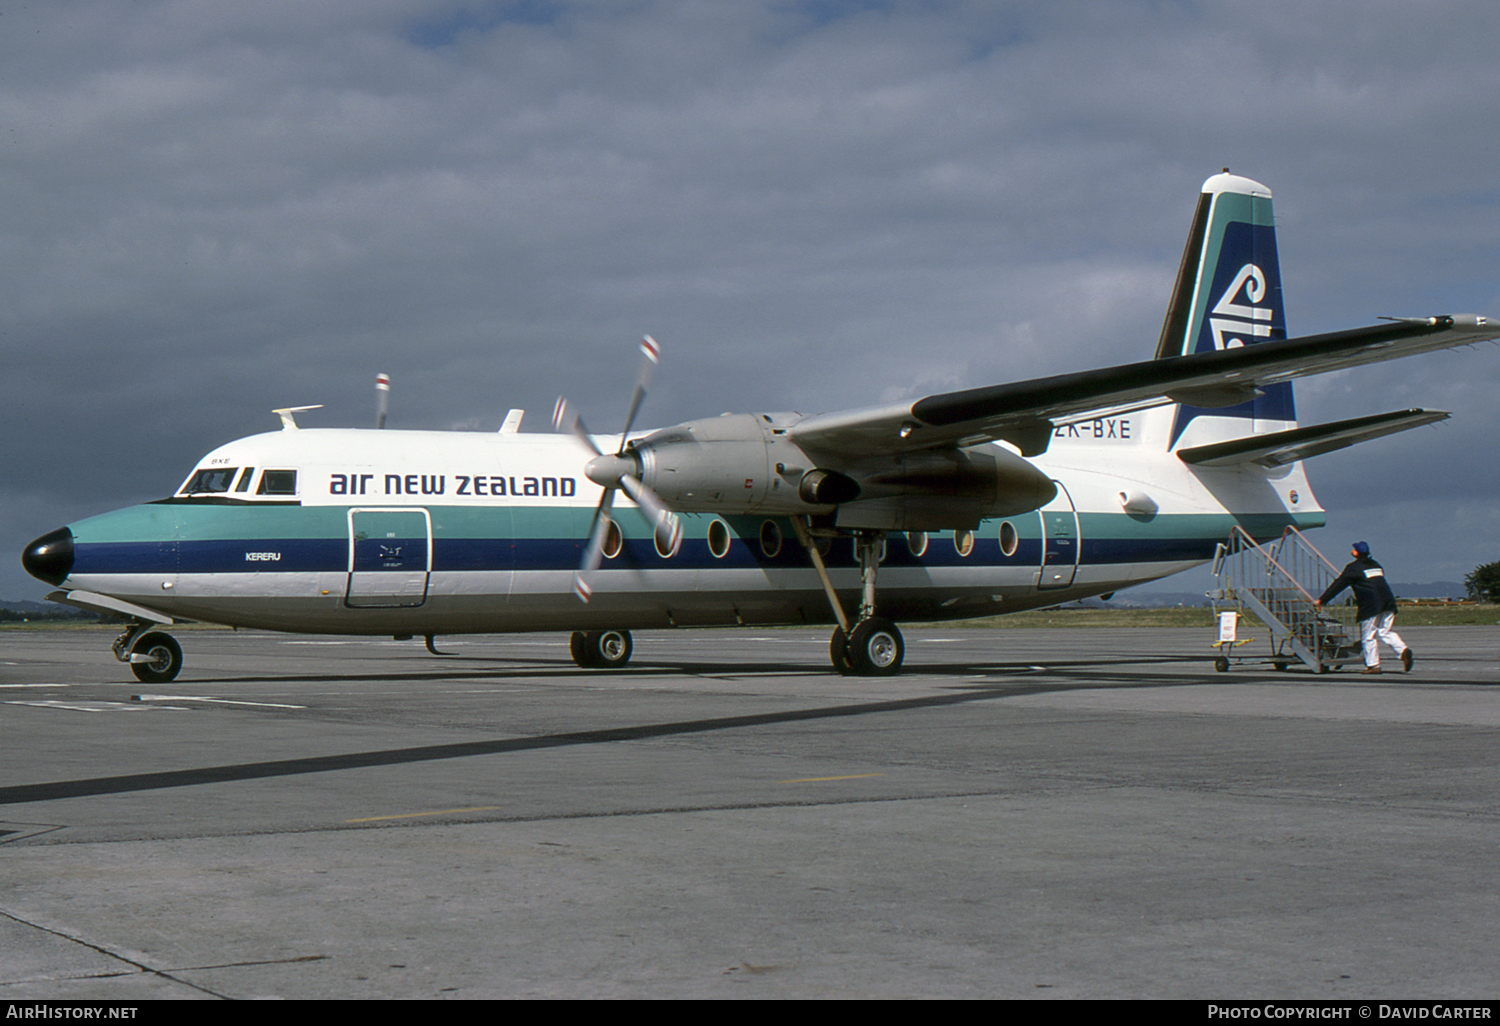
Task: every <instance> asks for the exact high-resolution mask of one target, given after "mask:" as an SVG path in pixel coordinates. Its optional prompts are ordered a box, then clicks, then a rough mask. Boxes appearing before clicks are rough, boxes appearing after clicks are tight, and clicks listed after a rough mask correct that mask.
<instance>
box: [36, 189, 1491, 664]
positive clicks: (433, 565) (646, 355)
mask: <svg viewBox="0 0 1500 1026" xmlns="http://www.w3.org/2000/svg"><path fill="white" fill-rule="evenodd" d="M1497 337H1500V326H1497V325H1496V324H1494V323H1492V322H1491V321H1489V320H1487V319H1486V318H1484V317H1481V316H1476V315H1443V316H1436V317H1416V318H1410V317H1408V318H1393V319H1387V320H1384V321H1383V322H1382V323H1379V324H1375V325H1372V326H1369V327H1362V328H1355V329H1351V330H1346V331H1337V332H1332V333H1328V334H1320V335H1312V336H1305V337H1300V338H1289V337H1288V336H1287V333H1286V320H1285V313H1284V310H1283V303H1282V285H1281V270H1280V265H1279V261H1278V257H1277V251H1276V238H1275V225H1274V220H1273V215H1272V198H1271V192H1270V190H1269V189H1267V188H1266V187H1265V186H1264V185H1262V184H1260V183H1258V182H1255V181H1252V180H1250V179H1248V178H1244V177H1241V176H1238V175H1234V174H1230V173H1229V172H1228V170H1227V169H1226V170H1225V171H1224V172H1223V173H1222V174H1216V175H1213V176H1212V177H1210V178H1209V179H1208V180H1207V181H1206V182H1205V183H1204V184H1203V187H1202V189H1201V191H1200V194H1199V197H1198V204H1197V207H1196V209H1195V211H1194V215H1193V220H1192V225H1191V230H1190V233H1189V236H1188V241H1187V245H1186V247H1185V248H1184V252H1183V257H1182V262H1181V265H1180V268H1179V271H1178V274H1177V279H1176V284H1175V287H1174V289H1173V293H1172V297H1171V301H1170V303H1169V304H1168V308H1167V314H1166V317H1165V320H1164V322H1163V326H1162V331H1161V335H1160V337H1159V339H1158V342H1157V348H1156V353H1155V357H1154V358H1153V359H1150V360H1145V361H1142V362H1138V363H1131V364H1126V365H1123V366H1117V367H1109V368H1103V369H1096V370H1087V371H1081V372H1074V373H1065V374H1060V375H1055V376H1051V377H1043V378H1038V379H1034V380H1029V381H1020V382H1015V383H1009V384H997V385H988V386H983V387H977V388H970V389H965V390H962V391H956V392H949V393H943V394H937V395H929V396H925V397H923V398H920V399H918V400H916V401H915V402H896V403H890V404H886V405H882V406H876V407H871V408H865V409H856V410H849V411H844V412H836V413H824V414H815V415H810V416H804V415H802V414H799V413H787V412H775V413H748V414H734V415H730V414H726V415H724V416H720V417H712V418H707V419H702V420H693V421H688V422H685V423H682V424H677V425H675V426H672V427H667V428H664V429H661V430H656V431H633V430H632V427H633V425H634V421H635V418H636V415H637V413H638V411H639V410H640V408H641V404H642V400H643V398H644V396H645V394H646V386H647V384H648V382H649V378H650V373H651V370H652V368H653V367H654V366H655V365H656V363H657V361H658V359H659V357H660V347H659V346H658V345H657V344H656V343H655V342H654V340H652V339H651V338H650V337H649V336H647V337H646V338H645V339H644V340H643V342H642V345H641V352H642V357H641V367H642V369H641V373H640V376H639V378H638V380H637V383H636V388H635V393H634V395H633V397H632V400H631V403H630V407H629V413H628V415H627V417H626V422H625V427H624V429H623V430H622V431H621V432H620V433H619V434H618V435H608V436H596V435H593V434H590V433H589V432H588V430H587V429H586V428H585V427H584V425H583V423H582V421H581V420H580V419H579V418H578V417H577V416H576V415H574V414H572V413H571V412H570V408H569V407H568V405H567V404H566V402H565V401H562V400H560V401H559V405H558V408H557V409H556V410H555V412H554V427H555V428H557V429H558V431H557V433H553V434H545V433H522V432H520V431H519V423H520V412H519V411H514V410H513V411H511V413H510V415H508V416H507V418H506V421H505V425H504V426H503V427H502V428H501V429H500V431H498V432H494V433H489V432H483V433H481V432H446V431H444V432H439V431H402V430H390V429H384V430H370V429H312V428H302V427H301V426H300V425H299V424H298V423H297V420H296V415H297V414H298V413H302V412H305V410H307V409H311V408H309V407H303V408H289V409H286V410H278V411H276V412H277V413H278V415H279V416H280V418H281V422H282V428H281V430H280V431H273V432H269V433H265V434H257V435H253V436H251V437H248V438H242V439H240V440H238V441H234V442H230V443H229V444H227V445H223V446H220V447H219V448H216V449H214V450H213V451H212V452H210V453H208V454H207V455H206V456H204V457H203V458H202V459H201V460H200V461H199V462H198V464H197V466H195V467H194V468H193V470H192V472H191V473H190V474H188V476H187V478H186V479H185V480H184V481H183V483H182V485H181V487H179V488H178V489H177V490H176V491H175V492H174V493H173V494H172V495H170V496H168V497H166V498H163V499H160V500H158V501H155V502H149V503H146V504H143V505H137V506H131V507H128V508H125V509H119V510H115V511H113V512H108V513H104V514H101V515H99V516H93V517H89V518H86V519H84V520H80V521H78V522H76V523H73V524H69V525H68V526H66V527H62V528H59V529H57V530H55V531H52V532H50V533H48V534H45V535H43V536H41V537H40V538H38V539H36V540H35V541H34V542H32V543H31V544H30V545H28V546H27V547H26V548H25V550H24V552H23V554H22V557H21V558H22V563H23V565H24V566H25V568H26V570H27V571H28V572H30V573H31V574H32V575H33V576H34V577H37V578H38V579H40V580H42V581H44V582H46V583H48V584H50V585H53V586H54V587H56V588H57V589H58V590H57V591H54V592H53V593H51V594H50V595H48V598H49V599H51V600H53V601H59V602H66V603H69V604H72V605H75V606H79V607H82V608H85V609H92V610H98V611H101V612H106V613H112V614H117V615H123V616H124V617H126V618H127V620H128V626H127V627H126V629H125V630H124V632H123V633H122V634H121V635H120V636H119V638H118V639H116V641H115V642H114V645H113V650H114V654H115V656H116V657H117V658H118V659H119V660H120V661H122V662H125V663H128V664H129V665H130V668H131V670H132V671H133V672H134V674H135V676H136V677H137V678H139V679H140V680H142V681H146V682H163V681H168V680H172V679H173V678H175V677H176V676H177V674H178V672H179V671H180V670H181V668H182V663H183V657H182V651H181V647H180V646H179V644H178V643H177V642H176V640H175V639H174V638H173V637H172V636H171V635H170V634H169V633H167V632H166V631H163V630H161V629H160V628H162V627H164V626H168V625H171V624H173V623H177V622H183V621H201V622H209V623H215V624H222V625H226V626H236V627H248V628H260V629H266V630H273V631H287V632H301V633H318V634H341V635H371V636H377V635H389V636H392V637H395V638H398V639H410V638H414V637H417V636H421V637H423V638H424V639H425V641H426V644H427V647H428V649H429V650H431V651H432V652H434V654H438V650H437V648H436V647H435V646H434V640H435V638H437V637H439V636H446V635H457V634H471V633H506V632H522V631H525V632H532V631H554V630H555V631H568V632H571V634H570V651H571V654H572V657H573V660H574V661H575V662H576V663H577V664H578V665H579V666H580V667H584V668H589V669H616V668H619V667H623V666H625V665H626V664H627V663H628V662H629V660H630V657H631V655H632V651H633V647H634V642H633V640H632V635H631V631H635V630H643V629H649V628H669V627H707V626H736V625H741V626H743V625H754V626H760V625H805V624H814V625H818V624H822V625H832V626H833V628H834V629H833V632H832V636H831V638H830V644H829V658H830V663H831V665H832V669H833V670H835V671H837V672H839V673H842V674H849V675H858V676H882V675H887V674H893V673H895V672H897V671H898V670H899V669H900V667H901V665H902V663H903V660H904V654H905V643H904V639H903V636H902V634H901V630H900V628H899V626H898V622H900V621H913V620H919V621H939V620H954V619H965V618H975V617H982V616H992V615H995V614H1000V613H1008V612H1013V611H1018V610H1024V609H1031V608H1037V607H1044V606H1052V605H1057V604H1059V603H1063V602H1068V601H1072V600H1076V599H1081V598H1084V597H1088V596H1095V595H1106V596H1107V595H1110V594H1111V593H1113V592H1116V591H1119V590H1120V589H1122V588H1126V587H1129V586H1131V585H1136V584H1140V583H1143V582H1146V581H1150V580H1155V579H1157V578H1161V577H1165V576H1167V575H1169V574H1174V573H1177V572H1180V571H1183V570H1187V569H1189V568H1191V567H1194V566H1198V565H1200V564H1202V563H1204V562H1206V561H1207V560H1209V559H1211V558H1213V556H1214V553H1215V549H1216V546H1217V545H1218V544H1219V543H1220V542H1221V541H1223V540H1224V539H1226V538H1227V537H1228V536H1229V534H1230V532H1231V530H1232V529H1233V528H1234V527H1235V526H1236V525H1238V526H1240V527H1242V528H1243V529H1244V530H1245V531H1246V532H1248V533H1249V534H1250V535H1252V536H1253V537H1255V538H1256V539H1257V540H1269V539H1272V538H1275V537H1277V536H1279V535H1280V534H1281V533H1282V532H1283V530H1284V529H1285V528H1286V527H1287V526H1289V525H1290V526H1295V527H1296V528H1298V529H1299V530H1305V529H1309V528H1313V527H1317V526H1320V525H1322V524H1323V523H1324V514H1323V510H1322V508H1321V507H1320V506H1319V504H1318V502H1317V499H1316V498H1315V497H1314V495H1313V491H1312V488H1311V486H1310V485H1309V483H1308V479H1307V476H1306V473H1305V471H1304V466H1303V460H1304V459H1306V458H1308V457H1311V456H1314V455H1318V454H1321V453H1324V452H1330V451H1333V450H1335V449H1339V448H1343V447H1344V446H1348V445H1352V444H1354V443H1356V442H1362V441H1367V440H1369V439H1373V438H1378V437H1382V436H1385V435H1389V434H1392V433H1394V432H1397V431H1403V430H1408V429H1410V428H1413V427H1417V426H1419V425H1422V424H1431V423H1434V422H1436V421H1440V420H1443V419H1446V418H1447V417H1448V414H1447V413H1445V412H1442V411H1429V410H1422V409H1407V410H1397V411H1393V412H1389V413H1382V414H1375V415H1371V416H1364V417H1358V418H1353V419H1350V420H1342V421H1337V422H1333V423H1326V424H1320V425H1315V426H1309V427H1303V426H1300V425H1299V423H1298V421H1297V415H1296V411H1295V407H1294V401H1293V395H1292V384H1291V382H1292V380H1293V379H1294V378H1297V377H1301V376H1304V375H1311V374H1318V373H1323V372H1327V371H1333V370H1339V369H1343V368H1348V367H1354V366H1357V365H1360V364H1365V363H1372V362H1376V361H1383V360H1389V359H1394V358H1396V357H1402V356H1408V355H1413V354H1418V353H1424V352H1429V351H1433V350H1437V349H1446V348H1453V347H1457V346H1461V345H1469V344H1472V343H1475V342H1480V341H1490V340H1494V339H1495V338H1497ZM379 387H380V391H379V393H378V395H379V398H380V406H379V414H378V418H377V427H378V428H383V426H384V420H385V409H386V406H385V401H386V397H387V396H388V394H389V380H388V379H386V378H384V377H383V376H382V379H381V381H380V385H379ZM621 493H623V494H621Z"/></svg>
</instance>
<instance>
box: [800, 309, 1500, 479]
mask: <svg viewBox="0 0 1500 1026" xmlns="http://www.w3.org/2000/svg"><path fill="white" fill-rule="evenodd" d="M1496 338H1500V325H1497V324H1495V323H1493V322H1491V321H1490V320H1489V319H1487V318H1485V317H1480V316H1477V315H1473V314H1454V315H1445V316H1440V317H1424V318H1402V319H1399V320H1393V321H1390V322H1389V323H1386V324H1377V325H1372V326H1370V327H1367V328H1354V329H1351V330H1348V331H1337V332H1330V333H1327V334H1322V335H1307V336H1304V337H1301V338H1289V339H1281V340H1276V341H1264V342H1258V343H1257V344H1255V345H1252V346H1240V347H1236V348H1232V349H1222V350H1216V351H1213V352H1203V353H1192V354H1189V355H1186V356H1173V357H1167V358H1165V359H1157V360H1145V361H1142V362H1139V363H1130V364H1124V365H1122V366H1119V367H1105V368H1101V369H1098V370H1089V371H1080V372H1077V373H1073V374H1059V375H1054V376H1052V377H1046V378H1035V379H1033V380H1031V381H1020V382H1015V383H1013V384H1006V385H989V386H986V387H982V388H971V389H965V390H963V391H959V392H945V393H942V394H939V395H931V396H927V397H926V398H923V399H918V400H917V401H916V402H914V403H910V404H899V405H894V406H885V407H876V408H870V409H863V410H850V411H846V412H843V413H830V414H822V415H818V416H813V417H808V418H806V419H805V420H802V421H799V422H798V423H797V424H795V425H794V426H793V427H792V428H791V431H790V434H791V436H792V438H793V440H794V441H796V442H797V443H798V444H799V445H801V446H803V447H804V448H805V449H808V450H810V451H814V452H822V453H836V454H839V455H847V456H856V455H857V456H871V455H878V454H880V453H899V452H912V451H916V450H921V449H936V448H948V447H952V446H965V445H977V444H979V443H980V442H992V441H1005V442H1009V443H1011V444H1012V445H1014V446H1016V447H1017V448H1018V449H1019V450H1020V451H1021V454H1022V455H1023V456H1037V455H1040V454H1041V453H1043V452H1045V451H1046V449H1047V442H1048V439H1050V438H1051V436H1052V430H1053V428H1054V427H1055V426H1056V425H1057V424H1058V423H1066V422H1069V421H1075V420H1087V419H1091V418H1094V417H1099V416H1105V415H1113V414H1116V413H1123V412H1127V411H1130V410H1137V409H1144V408H1146V407H1148V406H1157V405H1161V404H1163V403H1168V402H1185V403H1191V404H1193V405H1195V406H1202V407H1223V406H1233V405H1235V404H1237V403H1242V402H1244V401H1245V400H1247V399H1250V398H1253V397H1254V396H1255V395H1256V394H1257V393H1258V390H1259V389H1260V388H1261V387H1262V386H1265V385H1270V384H1274V383H1276V382H1279V381H1290V380H1292V379H1293V378H1299V377H1306V376H1309V375H1313V374H1323V373H1326V372H1328V371H1334V370H1342V369H1344V368H1346V367H1356V366H1359V365H1361V364H1366V363H1379V362H1382V361H1385V360H1394V359H1397V358H1399V357H1403V356H1413V355H1416V354H1418V353H1426V352H1432V351H1434V350H1438V349H1453V348H1456V347H1458V346H1465V345H1472V344H1473V343H1476V342H1487V341H1492V340H1494V339H1496Z"/></svg>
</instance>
